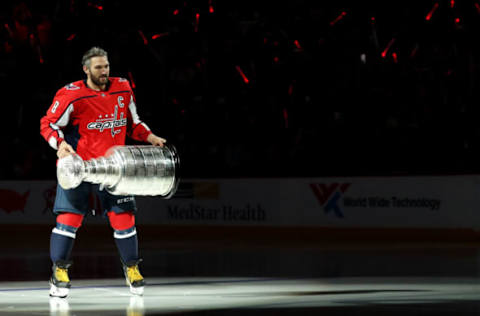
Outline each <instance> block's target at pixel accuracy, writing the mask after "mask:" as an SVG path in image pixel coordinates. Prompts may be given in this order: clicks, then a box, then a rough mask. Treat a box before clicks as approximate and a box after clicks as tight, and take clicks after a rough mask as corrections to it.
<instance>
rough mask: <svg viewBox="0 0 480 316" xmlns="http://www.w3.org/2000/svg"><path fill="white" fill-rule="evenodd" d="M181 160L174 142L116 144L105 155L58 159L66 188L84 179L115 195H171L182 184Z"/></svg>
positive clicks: (58, 172)
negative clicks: (151, 144)
mask: <svg viewBox="0 0 480 316" xmlns="http://www.w3.org/2000/svg"><path fill="white" fill-rule="evenodd" d="M179 166H180V159H179V157H178V154H177V151H176V149H175V147H174V146H173V145H168V146H167V145H164V146H163V147H158V146H115V147H112V148H111V149H109V150H108V151H107V153H106V155H105V156H104V157H99V158H95V159H90V160H88V161H83V160H82V159H81V158H80V156H78V155H77V154H73V155H69V156H67V157H65V158H62V159H60V160H59V161H58V165H57V178H58V182H59V184H60V185H61V186H62V188H64V189H71V188H75V187H77V186H78V185H80V183H81V182H82V181H86V182H91V183H98V184H100V185H101V187H104V188H106V190H107V191H108V192H110V193H111V194H114V195H155V196H158V195H159V196H162V197H163V198H170V197H172V196H173V194H175V192H176V190H177V187H178V183H179V177H178V169H179Z"/></svg>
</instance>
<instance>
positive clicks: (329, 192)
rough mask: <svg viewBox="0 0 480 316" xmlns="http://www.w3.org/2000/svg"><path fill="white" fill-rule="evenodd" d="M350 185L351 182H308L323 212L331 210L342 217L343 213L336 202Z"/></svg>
mask: <svg viewBox="0 0 480 316" xmlns="http://www.w3.org/2000/svg"><path fill="white" fill-rule="evenodd" d="M350 185H351V183H330V184H325V183H310V188H311V189H312V191H313V193H314V195H315V197H316V198H317V200H318V201H319V202H320V205H321V206H323V210H324V211H325V213H327V214H328V213H329V212H333V214H335V216H336V217H340V218H342V217H344V215H343V212H342V210H341V208H340V206H339V205H338V203H339V201H340V198H341V197H342V196H343V195H344V194H345V192H347V190H348V188H349V187H350Z"/></svg>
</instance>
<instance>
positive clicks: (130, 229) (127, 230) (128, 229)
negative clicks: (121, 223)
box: [115, 226, 135, 235]
mask: <svg viewBox="0 0 480 316" xmlns="http://www.w3.org/2000/svg"><path fill="white" fill-rule="evenodd" d="M133 231H135V226H132V227H130V228H127V229H123V230H119V229H115V234H117V235H126V234H130V233H131V232H133Z"/></svg>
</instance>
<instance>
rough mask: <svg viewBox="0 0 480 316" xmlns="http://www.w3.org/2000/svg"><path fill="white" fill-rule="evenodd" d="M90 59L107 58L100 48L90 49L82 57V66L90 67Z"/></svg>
mask: <svg viewBox="0 0 480 316" xmlns="http://www.w3.org/2000/svg"><path fill="white" fill-rule="evenodd" d="M92 57H108V54H107V52H106V51H105V50H104V49H101V48H100V47H96V46H94V47H92V48H90V49H89V50H87V52H86V53H85V54H83V57H82V65H83V66H86V67H87V68H88V67H90V60H91V58H92Z"/></svg>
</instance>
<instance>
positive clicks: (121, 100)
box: [40, 47, 166, 297]
mask: <svg viewBox="0 0 480 316" xmlns="http://www.w3.org/2000/svg"><path fill="white" fill-rule="evenodd" d="M82 65H83V71H84V72H85V74H86V76H87V78H86V79H85V80H80V81H76V82H73V83H70V84H68V85H66V86H65V87H63V88H61V89H60V90H58V92H57V93H56V95H55V97H54V99H53V102H52V104H51V106H50V108H49V109H48V111H47V113H46V115H45V116H44V117H42V119H41V121H40V133H41V135H42V136H43V137H44V138H45V140H46V141H47V142H48V143H49V144H50V146H51V147H52V148H54V149H55V150H57V156H58V157H59V158H62V157H65V156H67V155H70V154H72V153H77V154H78V155H79V156H80V157H81V158H82V159H83V160H88V159H91V158H97V157H100V156H103V155H104V154H105V153H106V151H107V150H108V149H109V148H110V147H112V146H115V145H124V144H125V137H126V136H127V135H128V136H129V137H131V138H133V139H135V140H138V141H144V142H149V143H150V144H152V145H155V146H163V144H164V143H165V142H166V140H165V139H163V138H161V137H158V136H156V135H155V134H153V133H152V132H151V131H150V129H149V128H148V126H147V125H146V124H145V123H143V122H142V121H141V120H140V118H139V116H138V114H137V109H136V104H135V98H134V95H133V92H132V89H131V87H130V84H129V83H128V81H127V80H126V79H123V78H115V77H110V76H109V74H110V64H109V62H108V56H107V52H106V51H105V50H103V49H101V48H99V47H92V48H91V49H90V50H88V51H87V52H86V53H85V54H84V56H83V58H82ZM92 190H93V191H94V192H95V193H96V194H97V196H98V198H99V199H100V201H101V204H102V208H103V211H104V215H106V216H107V217H108V219H109V223H110V225H111V227H112V228H113V231H114V234H113V236H114V239H115V242H116V245H117V249H118V251H119V254H120V258H121V262H122V263H123V269H124V273H125V278H126V280H127V284H129V285H130V291H131V292H132V293H133V294H137V295H142V294H143V290H144V285H145V281H144V278H143V276H142V275H141V274H140V271H139V269H138V264H139V262H140V261H141V260H140V258H139V255H138V242H137V233H136V228H135V215H134V213H135V211H136V204H135V200H134V198H133V197H125V196H113V195H111V194H109V193H108V192H106V191H105V190H99V186H98V185H95V184H91V183H87V182H83V183H82V184H80V186H78V187H77V188H74V189H70V190H64V189H63V188H62V187H61V186H60V185H57V195H56V199H55V205H54V208H53V212H54V213H55V214H56V215H57V218H56V227H55V228H53V230H52V234H51V237H50V257H51V260H52V262H53V273H52V276H51V278H50V296H54V297H66V296H67V295H68V292H69V288H70V279H69V276H68V269H69V267H70V266H71V261H70V255H71V252H72V247H73V243H74V240H75V236H76V232H77V230H78V228H79V227H80V226H81V225H82V221H83V218H84V216H85V215H86V214H87V212H88V211H89V210H88V197H89V195H90V192H91V191H92Z"/></svg>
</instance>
